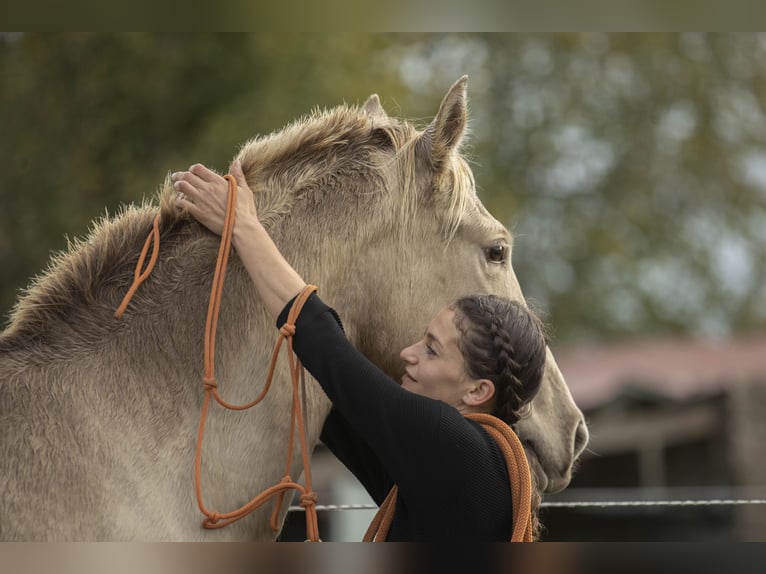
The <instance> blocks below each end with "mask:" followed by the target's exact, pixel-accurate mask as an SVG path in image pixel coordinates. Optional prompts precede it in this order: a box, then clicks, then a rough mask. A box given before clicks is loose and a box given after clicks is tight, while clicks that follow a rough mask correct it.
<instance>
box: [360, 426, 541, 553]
mask: <svg viewBox="0 0 766 574" xmlns="http://www.w3.org/2000/svg"><path fill="white" fill-rule="evenodd" d="M466 418H469V419H471V420H475V421H477V422H478V423H480V424H481V426H482V427H484V430H486V431H487V432H488V433H489V435H490V436H491V437H492V438H493V439H495V441H496V442H497V444H498V446H499V447H500V450H501V451H502V452H503V455H504V456H505V462H506V466H507V467H508V478H509V480H510V483H511V499H512V502H513V533H512V535H511V542H532V479H531V476H530V474H529V464H528V463H527V457H526V454H525V453H524V447H523V446H522V445H521V441H519V438H518V437H517V436H516V433H514V432H513V430H512V429H511V427H509V426H508V425H507V424H506V423H504V422H503V421H502V420H500V419H499V418H497V417H494V416H492V415H489V414H485V413H471V414H468V415H466ZM398 491H399V489H398V487H397V486H396V485H394V487H393V488H392V489H391V491H390V492H389V493H388V496H386V499H385V500H384V501H383V503H382V504H381V505H380V508H379V509H378V512H377V513H376V514H375V517H374V518H373V519H372V522H371V523H370V526H369V527H368V528H367V532H366V533H365V535H364V538H363V539H362V540H363V541H364V542H384V541H385V540H386V538H387V537H388V531H389V530H390V529H391V523H392V522H393V520H394V510H395V509H396V498H397V494H398Z"/></svg>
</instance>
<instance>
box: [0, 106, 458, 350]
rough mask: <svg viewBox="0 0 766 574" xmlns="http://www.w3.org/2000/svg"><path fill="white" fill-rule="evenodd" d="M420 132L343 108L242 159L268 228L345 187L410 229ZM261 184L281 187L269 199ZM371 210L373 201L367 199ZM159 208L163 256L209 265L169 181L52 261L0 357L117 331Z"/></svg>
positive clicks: (454, 205)
mask: <svg viewBox="0 0 766 574" xmlns="http://www.w3.org/2000/svg"><path fill="white" fill-rule="evenodd" d="M419 133H420V132H418V131H417V129H415V128H414V127H413V126H412V125H411V124H410V123H408V122H406V121H402V120H399V119H396V118H390V117H388V116H385V115H375V116H372V115H369V114H367V113H365V112H364V111H363V110H361V109H360V108H352V107H349V106H346V105H342V106H339V107H336V108H333V109H331V110H329V111H320V110H314V111H313V112H312V113H311V114H310V115H308V116H305V117H303V118H301V119H299V120H298V121H296V122H294V123H292V124H290V125H288V126H287V127H285V128H283V129H282V130H279V131H276V132H274V133H272V134H270V135H268V136H263V137H256V138H254V139H253V140H250V141H249V142H247V143H246V144H245V145H244V146H243V147H242V148H241V150H240V152H239V154H238V158H239V159H240V161H241V163H242V167H243V170H244V172H245V174H246V176H247V179H248V183H249V185H250V186H251V187H252V188H253V189H254V191H255V193H256V194H257V198H258V202H259V203H258V210H259V216H260V217H261V219H262V221H263V222H264V224H265V225H266V227H267V228H268V227H270V226H272V225H274V224H275V223H276V222H277V221H279V220H280V219H281V218H282V217H283V216H284V215H285V214H286V213H289V212H290V210H291V209H292V207H293V205H294V203H295V201H296V200H298V199H301V198H305V197H307V196H312V197H314V199H313V202H317V201H319V200H320V199H319V198H321V197H323V196H326V195H330V194H331V193H332V191H333V190H334V188H337V187H340V182H341V181H343V180H346V185H345V186H344V189H346V190H347V191H348V192H350V193H352V194H357V195H366V196H370V195H371V192H373V191H375V192H376V193H383V194H386V193H388V194H392V193H397V194H399V195H398V196H397V198H396V201H397V202H398V204H399V206H400V213H399V214H398V215H399V217H401V218H402V219H403V220H405V221H411V220H412V219H414V218H415V217H416V216H417V211H418V193H419V192H418V189H417V184H416V182H415V180H414V175H413V174H415V173H417V166H416V162H417V158H416V151H417V150H416V146H417V145H419V142H420V138H418V135H419ZM381 162H390V164H389V166H386V165H385V164H383V165H381ZM462 165H463V164H460V165H459V166H458V167H457V168H456V169H455V170H454V172H453V173H452V174H451V177H452V178H453V181H452V185H451V186H450V187H451V188H452V193H451V194H450V198H449V206H448V209H447V212H446V218H445V222H444V225H445V231H447V232H448V233H449V234H450V235H451V234H454V232H455V230H456V229H457V227H458V225H459V223H460V220H461V219H462V217H463V214H464V212H465V210H466V208H467V205H468V204H469V202H470V196H469V194H467V193H465V190H468V189H473V181H472V178H471V174H470V170H469V169H467V168H466V169H461V166H462ZM386 167H392V168H394V169H395V170H396V179H397V180H398V181H399V183H400V186H397V189H396V190H394V189H392V186H390V185H389V183H388V180H387V178H386V177H385V176H383V175H382V174H383V173H384V172H385V171H386ZM348 178H353V179H352V180H351V181H353V182H354V185H351V186H350V185H348ZM466 178H469V179H466ZM264 181H271V182H276V185H272V186H271V188H270V189H268V192H267V190H266V189H265V188H264V185H263V182H264ZM336 199H337V198H336ZM348 199H349V198H347V197H341V198H340V200H341V201H348ZM367 201H372V199H371V198H369V197H368V198H367ZM158 205H159V211H160V213H161V237H162V250H163V251H162V252H161V256H163V254H167V252H168V249H173V248H174V247H176V248H177V247H178V246H180V245H183V249H180V250H179V253H177V254H176V255H178V256H179V257H180V256H183V257H198V258H200V259H205V258H208V257H209V256H210V254H211V253H214V250H215V243H216V242H215V241H214V240H213V237H212V234H210V233H209V232H207V231H206V230H204V229H203V228H202V227H201V226H200V225H199V224H197V223H196V222H194V221H192V220H190V218H189V216H188V215H187V214H185V213H183V212H181V211H180V210H179V209H178V208H177V206H176V198H175V193H174V192H173V188H172V185H171V184H170V181H169V179H167V178H166V180H165V182H164V184H163V185H162V186H161V187H160V189H159V191H158V193H157V195H156V197H155V199H153V200H152V201H144V202H143V203H142V204H141V205H139V206H135V205H130V206H127V207H123V208H122V209H121V211H120V212H119V213H118V214H117V215H116V216H114V217H109V216H108V215H105V216H104V217H102V218H100V219H99V220H97V221H95V222H94V223H93V225H92V227H91V229H90V231H89V233H88V235H87V237H86V238H85V239H83V240H77V239H75V240H73V241H69V242H68V246H67V248H66V249H65V250H64V251H62V252H61V253H59V254H57V255H55V256H54V257H53V258H52V259H51V261H50V262H49V265H48V267H47V269H46V270H45V271H44V272H43V273H41V274H40V275H39V276H37V277H36V278H35V279H34V280H33V281H32V283H31V284H30V286H29V287H28V288H26V289H25V290H24V293H23V295H22V296H21V297H20V299H19V300H18V302H17V304H16V305H15V307H14V309H13V311H12V313H11V322H10V324H9V326H8V328H7V329H6V330H5V331H4V332H3V333H2V334H0V352H2V351H6V350H14V349H15V350H18V349H20V348H29V347H34V346H37V345H46V346H56V342H57V341H55V340H53V339H54V338H60V337H61V336H62V329H64V330H69V331H75V332H77V339H78V340H82V341H84V342H86V343H85V344H87V342H88V341H91V342H94V341H99V340H102V339H103V338H104V337H106V336H107V335H108V334H109V333H110V332H112V331H113V330H114V329H116V328H118V325H117V324H116V322H115V321H113V320H111V317H112V314H113V313H114V310H115V309H116V307H117V306H118V305H119V303H120V300H121V298H122V296H123V295H124V293H125V291H126V290H127V288H128V286H129V284H130V282H131V281H132V278H133V272H134V268H135V264H136V260H137V258H138V254H139V253H140V251H141V248H142V246H143V243H144V241H145V240H146V237H147V235H148V233H149V230H150V229H151V225H152V220H153V219H154V217H155V215H156V213H157V209H158ZM165 256H166V255H165ZM205 260H206V259H205ZM147 283H152V282H147ZM155 283H159V285H160V286H159V287H157V288H155V289H154V290H153V291H154V295H156V294H157V289H160V290H162V289H165V290H169V289H174V283H173V281H165V282H164V283H163V282H158V281H156V280H155ZM142 289H144V293H143V294H142ZM142 289H140V290H139V293H138V294H137V296H136V297H137V298H136V300H137V301H140V300H141V298H142V297H146V298H147V299H149V298H150V297H151V296H152V290H148V289H146V288H144V287H143V286H142ZM51 325H56V326H57V329H59V332H58V333H57V334H55V335H54V334H52V333H51V332H50V327H51Z"/></svg>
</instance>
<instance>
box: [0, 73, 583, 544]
mask: <svg viewBox="0 0 766 574" xmlns="http://www.w3.org/2000/svg"><path fill="white" fill-rule="evenodd" d="M465 85H466V81H465V78H463V79H461V80H460V81H458V82H457V83H456V84H455V85H454V86H453V87H452V88H451V89H450V91H449V92H448V93H447V95H446V96H445V98H444V100H443V102H442V104H441V107H440V109H439V112H438V114H437V116H436V117H435V119H434V121H433V122H432V123H431V125H430V126H429V127H428V128H427V129H426V130H425V131H423V132H419V131H417V130H416V129H415V128H414V127H413V126H412V125H411V124H409V123H407V122H404V121H402V120H398V119H395V118H391V117H389V116H387V115H386V113H385V112H384V111H383V109H382V108H381V106H380V103H379V101H378V98H377V96H372V97H371V98H370V99H369V100H368V101H367V103H366V104H365V105H364V106H362V107H361V108H349V107H345V106H342V107H339V108H336V109H333V110H330V111H327V112H315V113H314V114H312V115H311V116H309V117H307V118H304V119H302V120H300V121H298V122H296V123H294V124H292V125H290V126H288V127H286V128H285V129H283V130H281V131H279V132H276V133H274V134H272V135H270V136H268V137H262V138H257V139H255V140H253V141H250V142H248V143H247V144H246V145H244V146H243V148H242V149H241V150H240V152H239V154H238V156H237V157H238V158H239V159H240V160H241V162H242V166H243V169H244V171H245V174H246V175H247V179H248V182H249V184H250V185H251V187H252V188H253V189H254V190H255V195H256V202H257V207H258V212H259V214H260V216H261V219H262V220H263V222H264V224H265V226H266V227H267V229H268V230H269V232H270V234H271V235H272V237H273V239H274V240H275V242H276V243H277V245H278V246H279V248H280V250H281V251H282V253H283V254H284V256H285V257H286V259H287V260H288V261H289V262H291V263H292V264H293V266H294V267H295V268H296V270H297V271H298V272H299V273H300V274H301V275H302V276H303V277H304V278H305V279H306V280H307V281H309V282H310V283H314V284H316V285H318V286H319V293H320V295H321V297H322V298H323V299H324V300H325V301H326V302H328V303H329V304H331V305H333V306H334V307H335V308H336V309H337V310H338V312H339V314H340V315H341V317H342V318H343V322H344V324H345V328H346V332H347V334H348V336H349V338H350V340H351V341H352V342H353V344H354V345H356V346H357V348H359V349H360V350H361V351H362V352H363V353H365V354H366V355H367V356H368V357H369V358H370V359H372V360H373V361H374V362H375V363H376V364H378V365H379V366H380V367H381V368H383V369H385V370H386V371H387V372H388V373H390V374H391V375H392V376H393V377H395V378H397V379H398V378H399V376H400V375H401V372H402V371H401V368H402V366H401V364H400V360H399V351H400V350H401V349H402V348H403V347H405V346H406V345H408V344H410V343H411V342H412V341H413V340H415V339H416V338H418V337H419V336H420V334H421V333H422V331H423V329H424V327H425V325H426V324H427V323H428V321H429V320H430V319H431V318H432V316H433V315H434V314H435V313H436V312H437V311H438V310H439V309H440V308H441V307H443V306H444V305H446V304H447V303H448V302H449V301H450V300H451V299H452V298H454V297H455V296H457V295H460V294H464V293H469V292H476V291H482V292H491V293H497V294H500V295H504V296H507V297H512V298H515V299H519V300H521V299H522V294H521V291H520V288H519V283H518V281H517V279H516V277H515V275H514V272H513V269H512V267H511V264H510V260H506V261H505V262H500V263H497V262H493V261H491V260H490V258H489V257H488V249H489V248H491V247H492V246H493V245H506V246H509V247H510V244H511V236H510V234H509V232H508V230H507V229H505V228H504V227H503V226H502V225H501V224H500V223H498V222H497V221H496V220H495V219H494V218H493V217H492V216H491V215H490V214H489V213H488V212H487V211H486V210H485V208H484V207H483V205H482V204H481V202H480V201H479V199H478V198H477V196H476V192H475V187H474V181H473V175H472V173H471V171H470V169H469V167H468V165H467V164H466V162H465V161H464V159H462V157H461V156H460V154H459V145H460V142H461V139H462V138H463V135H464V132H465V127H466V90H465ZM156 209H157V208H156V207H153V206H151V205H144V206H142V207H133V206H132V207H128V208H126V209H125V210H123V212H122V213H120V214H119V215H117V216H116V217H113V218H107V219H104V220H103V221H100V222H98V223H97V224H96V225H95V226H94V228H93V230H92V231H91V233H90V235H89V237H88V238H87V239H85V240H84V241H82V242H77V243H75V244H73V245H71V246H70V247H69V249H68V250H67V252H66V253H63V254H61V255H60V256H58V257H56V258H55V259H54V260H53V261H52V262H51V265H50V268H49V269H48V270H47V271H46V272H45V273H44V274H42V275H41V276H40V277H39V278H37V279H36V280H35V282H33V284H32V285H31V286H30V288H29V289H28V292H27V293H26V294H25V295H24V297H22V298H21V300H20V302H19V304H18V305H17V307H16V309H15V312H14V315H13V318H12V321H11V323H10V325H9V327H8V328H7V330H6V331H5V332H4V333H3V334H2V335H1V336H0V540H28V541H32V540H41V541H53V540H229V539H238V540H268V539H271V538H272V537H273V533H272V532H271V531H270V530H269V528H268V525H267V516H266V515H267V513H268V510H264V511H262V512H257V513H255V514H253V515H251V516H249V517H247V518H245V519H244V520H242V521H240V522H238V523H236V524H234V525H232V526H230V527H227V528H225V529H222V530H212V531H211V530H204V529H203V528H201V526H200V522H201V518H202V517H201V515H200V513H199V511H198V509H197V503H196V500H195V496H194V481H193V455H194V445H195V439H196V430H197V424H198V420H199V413H200V405H201V400H202V394H203V393H202V386H201V382H200V377H201V374H202V341H203V327H204V321H205V311H206V307H207V298H208V296H209V288H210V283H211V279H212V273H213V267H214V259H215V254H216V250H217V243H218V238H217V237H215V236H213V235H212V234H210V233H209V232H207V231H206V230H204V229H203V228H202V227H201V226H200V225H198V224H197V223H195V222H193V221H192V220H190V219H189V218H188V217H186V216H184V215H183V214H181V213H180V212H179V210H178V209H177V207H176V205H175V204H174V194H173V193H172V190H171V186H170V183H169V181H166V182H165V184H164V186H163V189H162V190H161V193H160V209H161V213H162V240H161V250H160V259H159V262H158V264H157V267H156V269H155V270H154V272H153V274H152V276H151V277H150V278H149V279H148V280H147V281H146V283H144V285H142V286H141V288H140V289H139V291H138V293H137V294H136V296H135V297H134V299H133V301H132V303H131V304H130V306H129V308H128V311H127V312H126V314H125V316H124V318H123V319H122V320H121V321H117V320H116V319H114V317H113V313H114V310H115V308H116V307H117V305H118V304H119V302H120V300H121V299H122V296H123V295H124V293H125V291H126V289H127V287H128V285H129V284H130V281H131V278H132V273H133V267H134V265H135V262H136V259H137V256H138V253H139V251H140V248H141V245H142V244H143V241H144V238H145V237H146V234H147V232H148V230H149V229H150V227H151V220H152V218H153V215H154V213H155V212H156ZM275 338H276V329H275V327H274V325H273V324H272V322H271V320H270V319H269V318H268V317H267V315H266V312H265V310H264V309H263V307H262V306H261V305H260V303H259V301H258V299H257V295H256V293H255V292H254V289H253V287H252V284H251V282H250V279H249V278H248V276H247V274H246V272H245V270H244V268H243V267H242V265H241V263H240V262H239V260H238V259H237V257H236V255H233V256H232V259H231V262H230V268H229V271H228V274H227V276H226V283H225V285H224V295H223V302H222V306H221V317H220V321H219V330H218V343H217V358H216V373H217V375H218V380H219V384H220V391H221V394H222V395H223V396H224V398H226V399H227V400H229V401H233V402H244V401H246V400H247V399H250V398H252V397H254V396H255V395H256V394H257V393H258V391H259V389H260V388H261V385H262V384H263V380H264V375H265V370H266V368H267V365H268V360H269V356H270V353H271V349H272V346H273V344H274V341H275ZM308 388H309V396H308V405H309V408H308V411H309V421H308V429H309V431H308V432H309V439H310V443H311V444H312V445H315V444H316V442H317V440H318V436H319V432H320V429H321V425H322V421H323V419H324V417H325V416H326V414H327V412H328V409H329V403H328V401H327V399H326V397H325V396H324V395H323V393H322V392H321V390H320V389H319V386H318V385H316V384H310V385H308ZM288 409H289V390H288V384H287V369H286V368H285V367H284V363H283V366H282V367H281V368H280V370H279V372H278V373H277V377H276V380H275V384H274V386H273V388H272V390H271V393H270V396H269V397H268V398H267V399H266V401H265V402H264V403H262V404H261V405H259V406H258V407H256V408H255V409H253V410H251V411H247V412H245V413H231V412H226V411H223V410H222V409H220V408H217V407H216V406H214V407H213V408H212V409H211V413H210V416H209V419H208V427H207V431H206V439H205V449H204V458H203V463H204V469H203V487H204V492H205V503H206V505H207V506H208V508H211V509H215V510H218V511H220V512H226V511H230V510H233V509H234V508H236V507H238V506H239V505H241V504H242V503H244V502H246V501H247V500H249V498H250V497H251V496H253V495H254V494H256V493H257V492H260V490H262V489H263V488H265V487H267V486H269V485H271V484H273V483H274V482H276V481H278V480H279V478H281V474H282V465H283V461H282V453H283V452H284V448H285V445H286V440H287V438H286V437H287V427H288V424H289V410H288ZM517 431H518V433H519V435H520V437H521V439H522V441H523V442H524V444H525V446H526V448H527V450H528V453H529V455H530V461H531V466H532V469H533V471H534V474H535V478H536V482H537V485H538V486H539V488H540V489H541V490H542V491H555V490H559V489H561V488H563V487H564V486H566V484H567V483H568V482H569V479H570V473H571V469H572V465H573V463H574V461H575V459H576V458H577V456H578V455H579V454H580V452H581V451H582V449H583V448H584V446H585V443H586V441H587V430H586V428H585V425H584V422H583V417H582V413H581V412H580V411H579V409H578V408H577V407H576V405H575V404H574V403H573V401H572V398H571V396H570V394H569V391H568V389H567V387H566V385H565V382H564V379H563V378H562V375H561V373H560V372H559V369H558V368H557V367H556V363H555V361H554V359H553V357H552V356H550V355H549V358H548V365H547V369H546V374H545V381H544V383H543V385H542V389H541V391H540V393H539V395H538V396H537V398H535V400H534V403H533V410H532V414H531V416H530V417H529V418H527V419H525V420H523V421H521V422H520V423H518V428H517ZM295 463H296V464H295V466H294V469H293V476H298V475H299V473H300V470H299V467H298V457H297V456H296V460H295Z"/></svg>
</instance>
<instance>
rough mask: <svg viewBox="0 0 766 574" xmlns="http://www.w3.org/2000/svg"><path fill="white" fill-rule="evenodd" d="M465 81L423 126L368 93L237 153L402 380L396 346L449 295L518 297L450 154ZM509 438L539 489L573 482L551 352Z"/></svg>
mask: <svg viewBox="0 0 766 574" xmlns="http://www.w3.org/2000/svg"><path fill="white" fill-rule="evenodd" d="M466 123H467V108H466V78H462V79H461V80H459V81H458V82H457V83H456V84H455V85H454V86H453V87H452V88H451V89H450V90H449V92H448V93H447V95H446V96H445V97H444V100H443V101H442V104H441V106H440V108H439V112H438V113H437V115H436V117H435V118H434V120H433V122H432V123H431V124H430V125H429V126H428V127H427V128H426V129H425V130H423V131H419V130H417V129H416V128H415V127H414V126H413V125H412V124H410V123H408V122H406V121H402V120H399V119H396V118H391V117H389V116H388V115H387V114H386V112H385V111H384V110H383V108H382V107H381V105H380V101H379V99H378V97H377V96H371V97H370V98H369V99H368V100H367V102H366V103H365V104H364V105H363V106H361V107H359V108H349V107H345V106H342V107H339V108H336V109H333V110H330V111H327V112H316V113H314V114H313V115H311V116H310V117H308V118H305V119H304V120H301V121H299V122H296V123H295V124H292V125H290V126H288V127H287V128H285V129H284V130H281V131H280V132H277V133H275V134H272V135H271V136H268V137H266V138H259V139H255V140H253V141H251V142H249V143H248V144H246V145H245V146H244V147H243V148H242V150H241V151H240V153H239V156H238V157H239V159H240V160H241V162H242V165H243V168H244V170H245V174H246V175H247V179H248V182H249V183H250V185H251V186H252V187H253V189H254V190H255V191H256V202H257V205H258V209H259V214H260V216H261V218H262V220H263V221H264V223H265V225H266V226H267V227H268V228H269V229H270V232H271V234H272V237H274V239H275V241H276V242H277V244H278V245H279V246H280V249H281V250H282V252H283V253H284V255H285V256H286V258H287V259H288V260H289V261H290V262H291V263H293V265H294V266H295V267H296V268H297V269H298V271H299V272H300V273H302V275H303V276H304V278H305V279H306V280H307V281H309V282H312V283H316V284H317V285H319V288H320V292H321V293H322V295H323V297H324V298H325V299H326V300H327V301H328V303H330V304H332V305H334V306H335V307H336V308H337V309H338V311H339V312H340V314H341V317H342V318H343V320H344V323H345V326H346V331H347V333H348V335H349V337H350V338H351V340H352V341H353V342H354V343H355V344H356V346H357V347H358V348H359V349H360V350H361V351H362V352H363V353H365V354H366V355H367V356H368V357H369V358H370V359H371V360H373V361H374V362H375V363H376V364H378V365H379V366H380V367H381V368H383V369H384V370H386V371H387V372H388V373H389V374H390V375H391V376H392V377H394V378H395V379H396V380H399V378H400V376H401V374H402V372H403V370H402V369H403V366H402V364H401V360H400V358H399V351H400V350H401V349H402V348H404V347H405V346H407V345H409V344H411V343H412V341H414V340H416V339H417V338H419V337H420V336H421V334H422V332H423V329H424V327H425V325H427V323H428V322H429V321H430V319H431V318H432V317H433V316H434V315H435V314H436V312H437V311H438V310H439V309H440V308H442V307H444V306H445V305H446V304H448V303H449V302H450V301H451V300H452V299H454V298H455V297H457V296H458V295H462V294H466V293H474V292H484V293H494V294H497V295H502V296H505V297H509V298H512V299H515V300H519V301H523V299H524V298H523V295H522V293H521V289H520V287H519V282H518V280H517V279H516V276H515V274H514V271H513V267H512V266H511V247H512V236H511V234H510V232H509V231H508V229H506V228H505V227H504V226H503V225H502V224H500V223H499V222H498V221H497V220H496V219H495V218H493V217H492V216H491V215H490V214H489V213H488V212H487V210H486V209H485V208H484V206H483V205H482V203H481V201H480V200H479V199H478V197H477V195H476V189H475V184H474V179H473V174H472V172H471V169H470V168H469V166H468V164H467V162H466V161H465V159H464V158H463V157H462V156H461V155H460V153H459V149H460V144H461V141H462V140H463V136H464V134H465V131H466ZM517 432H518V433H519V436H520V438H521V440H522V442H523V443H524V445H525V447H526V448H527V452H528V454H529V455H530V461H531V465H532V468H533V469H534V471H535V474H536V475H537V482H538V486H539V487H540V488H541V489H542V490H543V491H548V492H555V491H557V490H561V489H562V488H564V487H565V486H566V485H567V484H568V483H569V480H570V478H571V471H572V467H573V464H574V462H575V460H576V459H577V457H578V456H579V454H580V453H581V452H582V450H583V448H584V447H585V444H586V442H587V438H588V433H587V430H586V427H585V424H584V421H583V416H582V413H581V412H580V410H579V409H578V408H577V406H576V405H575V404H574V402H573V400H572V397H571V395H570V393H569V390H568V389H567V386H566V384H565V382H564V379H563V377H562V375H561V372H560V371H559V369H558V367H557V366H556V362H555V361H554V359H553V356H552V355H551V354H550V353H549V354H548V363H547V367H546V371H545V380H544V382H543V384H542V386H541V390H540V392H539V394H538V395H537V397H536V398H535V399H534V401H533V403H532V413H531V415H530V416H529V417H528V418H526V419H524V420H522V421H520V422H519V423H518V425H517Z"/></svg>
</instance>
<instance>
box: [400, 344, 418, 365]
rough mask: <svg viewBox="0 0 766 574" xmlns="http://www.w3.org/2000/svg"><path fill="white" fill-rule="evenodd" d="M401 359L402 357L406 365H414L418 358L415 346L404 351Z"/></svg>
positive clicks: (401, 353)
mask: <svg viewBox="0 0 766 574" xmlns="http://www.w3.org/2000/svg"><path fill="white" fill-rule="evenodd" d="M399 357H401V359H402V361H404V362H405V363H410V364H412V363H414V362H415V359H416V357H417V354H416V353H415V345H410V346H409V347H405V348H404V349H402V351H401V352H400V353H399Z"/></svg>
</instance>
